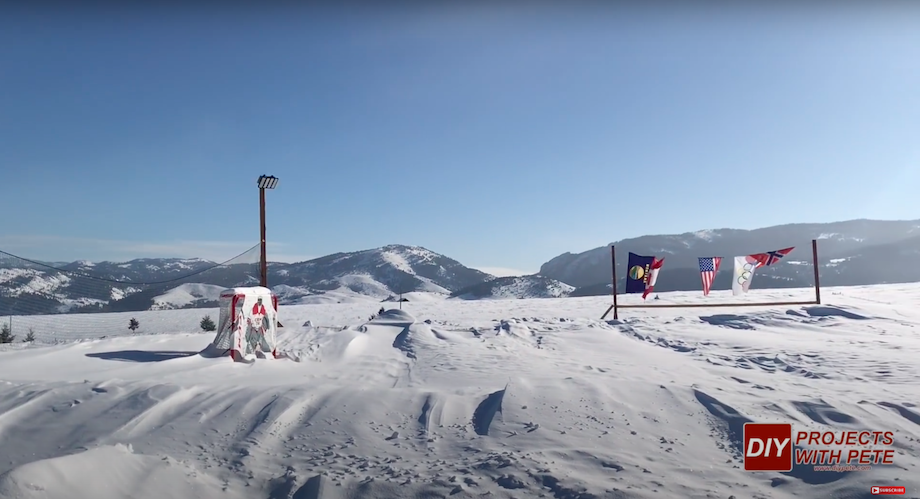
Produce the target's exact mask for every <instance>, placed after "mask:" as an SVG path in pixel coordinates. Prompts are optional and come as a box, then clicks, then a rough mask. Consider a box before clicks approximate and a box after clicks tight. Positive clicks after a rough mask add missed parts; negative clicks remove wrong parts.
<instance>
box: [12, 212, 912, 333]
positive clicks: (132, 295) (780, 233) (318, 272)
mask: <svg viewBox="0 0 920 499" xmlns="http://www.w3.org/2000/svg"><path fill="white" fill-rule="evenodd" d="M812 239H817V240H818V252H819V262H820V265H821V268H820V272H821V284H822V285H823V286H839V285H865V284H883V283H900V282H916V281H920V265H918V263H920V220H914V221H873V220H852V221H847V222H835V223H829V224H789V225H781V226H775V227H766V228H763V229H755V230H739V229H716V230H704V231H696V232H688V233H685V234H679V235H655V236H642V237H638V238H631V239H625V240H622V241H618V242H616V243H615V244H616V247H617V274H618V278H619V282H620V284H619V286H620V288H619V289H620V291H621V292H622V291H623V289H624V281H625V276H626V263H627V254H628V253H629V252H630V251H632V252H634V253H638V254H643V255H658V256H662V257H664V258H665V266H664V269H663V271H662V273H661V274H660V277H659V280H658V284H657V286H656V290H658V291H662V292H664V291H689V290H699V289H700V288H701V285H700V276H699V271H698V269H697V260H696V258H697V257H699V256H723V257H725V258H726V260H724V261H723V264H722V268H721V270H720V272H719V273H718V275H717V276H716V281H715V284H714V286H713V288H714V289H728V288H730V287H731V269H732V260H731V257H732V256H735V255H745V254H750V253H759V252H764V251H771V250H775V249H780V248H785V247H789V246H795V250H794V251H793V252H792V253H790V254H789V255H788V256H786V257H785V258H784V259H783V261H782V262H781V263H780V264H778V265H775V266H771V267H767V268H762V269H759V270H758V271H757V274H756V277H755V279H754V280H753V284H752V287H753V288H754V289H758V288H760V289H763V288H786V287H802V286H804V287H807V286H811V285H812V283H813V282H814V272H813V268H812V264H811V260H812V255H811V240H812ZM216 265H217V264H216V263H214V262H210V261H207V260H202V259H198V258H187V259H179V258H161V259H158V258H141V259H136V260H132V261H129V262H95V263H93V262H86V261H77V262H71V263H67V264H58V265H57V267H58V268H59V269H61V270H57V269H54V268H49V267H48V266H46V265H43V264H36V263H31V262H27V261H24V260H19V259H14V258H6V257H3V256H0V315H28V314H46V313H66V312H122V311H138V310H155V309H170V308H192V307H212V306H214V305H216V299H217V294H218V293H217V291H216V290H219V289H222V288H227V287H234V286H253V285H258V283H259V266H258V264H257V263H246V264H234V265H223V266H216ZM212 267H213V268H212ZM268 270H269V277H268V279H269V284H270V285H271V286H272V288H273V289H274V290H275V292H276V293H277V294H278V296H279V299H280V300H281V303H282V304H308V303H330V302H331V303H336V302H347V301H354V300H371V301H374V300H376V301H380V300H385V299H388V297H392V296H396V295H400V294H408V293H415V294H416V296H419V297H421V295H418V293H422V294H428V295H430V296H432V297H435V298H437V297H443V298H447V297H449V296H450V297H454V298H460V299H498V298H540V297H562V296H573V297H575V296H590V295H599V294H609V293H610V292H611V289H610V275H611V266H610V248H609V246H602V247H599V248H595V249H592V250H588V251H585V252H582V253H577V254H573V253H565V254H562V255H559V256H557V257H555V258H553V259H552V260H550V261H548V262H547V263H545V264H544V265H543V266H541V269H540V272H539V273H538V274H534V275H530V276H518V277H506V278H496V277H495V276H492V275H490V274H487V273H485V272H482V271H479V270H476V269H472V268H469V267H466V266H464V265H463V264H461V263H460V262H458V261H456V260H453V259H451V258H449V257H447V256H444V255H441V254H439V253H435V252H433V251H430V250H428V249H425V248H422V247H418V246H406V245H397V244H394V245H388V246H384V247H381V248H375V249H369V250H362V251H354V252H342V253H335V254H332V255H327V256H324V257H320V258H316V259H313V260H309V261H305V262H298V263H293V264H286V263H277V262H269V264H268ZM190 274H191V275H190ZM85 276H90V277H91V278H89V277H85ZM186 276H188V277H186ZM118 281H122V282H118ZM124 281H127V282H124ZM163 281H167V282H163ZM132 282H133V283H160V284H146V285H142V284H132Z"/></svg>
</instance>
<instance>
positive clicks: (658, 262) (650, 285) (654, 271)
mask: <svg viewBox="0 0 920 499" xmlns="http://www.w3.org/2000/svg"><path fill="white" fill-rule="evenodd" d="M662 265H664V258H661V259H658V258H655V261H653V262H652V268H651V269H650V270H649V276H648V282H647V283H646V284H645V291H644V292H643V293H642V299H643V300H644V299H645V298H646V297H647V296H648V295H649V294H651V292H652V290H653V289H655V283H656V282H658V271H659V270H661V266H662Z"/></svg>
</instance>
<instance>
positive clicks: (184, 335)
mask: <svg viewBox="0 0 920 499" xmlns="http://www.w3.org/2000/svg"><path fill="white" fill-rule="evenodd" d="M810 293H811V291H810V290H771V291H752V292H751V293H750V294H749V296H745V297H744V298H743V299H735V298H732V297H730V296H728V295H727V293H725V292H716V293H713V294H712V295H711V296H710V297H709V298H703V297H702V296H701V295H700V293H662V294H661V295H660V296H661V299H660V300H650V301H649V302H650V303H659V304H663V303H669V302H686V303H690V302H703V301H711V302H725V301H729V300H734V301H738V302H742V301H752V302H755V301H763V300H783V301H785V300H807V299H809V298H810V296H811V295H810ZM823 294H824V300H823V301H824V302H825V303H824V305H820V306H817V305H810V306H778V307H772V308H771V307H762V308H710V309H707V308H686V309H657V310H655V309H628V310H622V311H621V314H620V320H619V321H613V320H609V319H610V317H608V320H607V321H601V320H599V317H600V315H601V314H602V313H603V312H604V310H605V309H606V308H607V306H608V305H609V302H610V298H609V297H591V298H563V299H534V300H489V301H462V300H437V301H427V302H422V301H413V302H410V303H404V304H403V313H400V312H398V311H392V312H389V313H386V314H384V315H383V316H382V317H381V318H379V319H378V320H376V321H374V322H370V323H367V322H366V320H367V318H368V317H369V316H370V315H371V314H372V313H374V312H376V311H377V309H378V308H379V307H380V303H342V304H317V305H298V306H288V307H283V308H282V310H281V313H282V314H283V315H282V322H283V323H284V326H285V327H284V328H283V329H282V330H281V332H280V335H279V341H280V342H281V343H282V345H283V348H284V349H287V350H299V351H301V352H302V353H303V358H302V361H301V362H299V363H298V362H293V361H291V360H260V361H257V362H256V363H255V364H253V365H244V364H234V363H232V362H231V361H229V360H227V359H225V358H224V359H208V358H203V357H201V356H199V355H198V352H199V351H200V350H202V349H203V348H205V347H206V346H207V344H208V343H209V342H210V340H211V338H212V333H201V332H196V330H197V329H198V322H199V321H200V319H201V317H202V316H203V315H205V314H208V313H209V314H210V315H211V316H212V318H215V320H216V317H217V310H216V309H215V310H170V311H156V312H139V313H128V314H106V315H74V316H55V317H51V316H48V317H15V318H14V319H13V320H14V332H15V333H16V334H17V335H20V337H21V336H22V335H24V334H25V333H24V331H27V330H28V329H30V328H31V329H32V330H33V332H34V334H35V336H36V338H37V340H38V341H36V342H35V343H34V344H29V345H26V344H22V343H18V344H13V345H6V346H3V347H0V348H2V350H0V497H3V498H11V499H20V498H22V499H25V498H29V499H31V498H52V499H53V498H69V499H70V498H93V499H108V498H112V499H114V498H124V497H132V498H139V499H146V498H150V499H153V498H157V499H160V498H191V497H227V498H271V499H290V498H296V499H314V498H321V499H329V498H333V499H344V498H351V497H372V498H389V497H393V498H414V497H417V498H421V497H426V498H431V497H451V498H467V497H491V498H503V497H514V498H530V497H547V498H556V499H586V498H592V497H605V498H606V497H609V498H651V497H665V498H721V499H728V498H730V497H736V498H739V499H740V498H774V497H775V498H791V497H800V498H811V497H839V498H848V499H859V498H864V497H870V496H871V493H870V488H871V487H872V486H903V487H906V491H907V494H906V495H904V496H902V497H920V468H918V463H920V409H918V407H917V404H920V308H918V307H917V303H918V302H920V285H890V286H873V287H853V288H829V289H825V290H823ZM638 301H640V299H639V298H638V297H637V296H628V297H621V303H635V302H638ZM385 306H386V307H387V308H389V309H394V308H397V307H398V304H396V303H389V304H385ZM410 314H411V315H410ZM131 317H135V318H137V320H138V321H139V322H140V325H141V327H140V329H139V330H138V331H137V333H131V331H129V330H128V329H127V323H128V320H129V319H130V318H131ZM306 321H310V323H311V324H312V325H313V326H312V327H305V326H302V325H303V324H304V323H306ZM102 336H105V338H101V337H102ZM747 421H755V422H789V423H792V424H793V425H794V427H795V429H796V430H797V431H811V430H819V429H834V430H840V431H843V430H861V429H867V430H871V431H892V432H894V448H895V450H896V453H895V456H894V464H893V465H889V466H873V469H872V470H870V471H854V472H818V471H812V470H811V469H809V468H806V467H797V468H796V469H795V470H793V472H791V473H785V474H784V473H772V472H769V473H767V472H765V473H751V472H746V471H744V470H743V468H742V461H741V458H740V454H739V453H740V447H741V444H740V442H739V439H740V437H741V431H742V425H743V424H744V423H745V422H747Z"/></svg>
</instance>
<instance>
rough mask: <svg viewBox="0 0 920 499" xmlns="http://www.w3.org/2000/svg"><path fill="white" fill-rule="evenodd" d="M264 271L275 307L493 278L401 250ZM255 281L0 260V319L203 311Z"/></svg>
mask: <svg viewBox="0 0 920 499" xmlns="http://www.w3.org/2000/svg"><path fill="white" fill-rule="evenodd" d="M268 270H269V277H268V278H269V283H270V284H271V285H272V287H273V289H274V290H275V292H276V293H277V294H278V295H279V298H280V300H281V302H282V303H328V302H332V303H335V302H341V301H351V300H355V299H374V300H378V301H379V300H381V299H384V298H386V297H388V296H391V295H394V294H399V293H412V292H425V293H432V294H437V295H443V296H444V297H447V296H448V295H449V294H450V293H452V292H454V291H457V290H459V289H463V288H466V287H469V286H472V285H474V284H479V283H482V282H485V281H488V280H490V279H494V276H492V275H489V274H486V273H484V272H481V271H479V270H476V269H472V268H469V267H465V266H464V265H462V264H460V263H459V262H457V261H456V260H453V259H451V258H448V257H446V256H444V255H441V254H438V253H435V252H433V251H430V250H427V249H425V248H421V247H418V246H404V245H389V246H385V247H382V248H376V249H369V250H363V251H355V252H350V253H336V254H333V255H328V256H324V257H321V258H316V259H313V260H309V261H305V262H299V263H294V264H281V263H270V264H269V266H268ZM259 275H260V271H259V268H258V265H257V264H232V265H222V266H217V264H216V263H214V262H210V261H207V260H201V259H197V258H196V259H170V258H163V259H155V258H144V259H137V260H132V261H129V262H123V263H115V262H98V263H93V262H86V261H79V262H73V263H68V264H64V265H60V264H58V266H57V268H50V267H49V266H46V265H36V264H31V263H28V262H24V261H22V260H18V259H11V258H5V259H0V315H11V314H12V315H20V314H48V313H68V312H76V313H81V312H84V313H85V312H122V311H136V310H160V309H173V308H196V307H210V306H214V305H215V304H216V303H217V302H216V300H217V298H218V296H219V293H220V290H221V289H224V288H227V287H234V286H254V285H258V284H259ZM183 276H189V277H183ZM177 278H178V279H177ZM135 283H138V284H135ZM140 283H153V284H140Z"/></svg>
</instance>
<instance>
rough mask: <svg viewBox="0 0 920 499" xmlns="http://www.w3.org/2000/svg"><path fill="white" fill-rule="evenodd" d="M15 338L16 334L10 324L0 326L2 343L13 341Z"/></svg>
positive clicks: (0, 341) (0, 340)
mask: <svg viewBox="0 0 920 499" xmlns="http://www.w3.org/2000/svg"><path fill="white" fill-rule="evenodd" d="M15 339H16V336H14V335H13V332H12V331H10V326H9V324H4V325H3V326H0V343H12V342H13V340H15Z"/></svg>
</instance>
